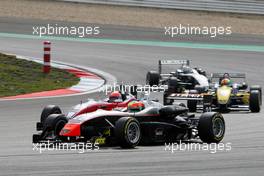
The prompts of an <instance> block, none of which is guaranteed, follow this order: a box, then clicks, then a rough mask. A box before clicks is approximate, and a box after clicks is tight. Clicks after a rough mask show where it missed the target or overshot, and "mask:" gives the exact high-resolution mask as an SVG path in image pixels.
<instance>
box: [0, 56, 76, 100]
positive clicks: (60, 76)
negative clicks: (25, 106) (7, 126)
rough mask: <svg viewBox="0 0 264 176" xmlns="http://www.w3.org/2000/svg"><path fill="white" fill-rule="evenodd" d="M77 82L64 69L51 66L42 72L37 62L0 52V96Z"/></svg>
mask: <svg viewBox="0 0 264 176" xmlns="http://www.w3.org/2000/svg"><path fill="white" fill-rule="evenodd" d="M78 82H79V78H77V77H75V76H74V75H73V74H71V73H69V72H67V71H65V70H61V69H58V68H51V72H50V73H49V74H44V73H43V72H42V65H41V64H39V63H36V62H33V61H27V60H23V59H17V58H16V56H12V55H5V54H1V53H0V97H5V96H14V95H20V94H26V93H32V92H40V91H47V90H54V89H60V88H67V87H70V86H72V85H75V84H77V83H78Z"/></svg>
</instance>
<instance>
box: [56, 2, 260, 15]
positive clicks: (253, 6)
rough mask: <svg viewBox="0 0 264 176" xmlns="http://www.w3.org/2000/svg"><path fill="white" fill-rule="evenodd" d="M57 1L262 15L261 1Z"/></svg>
mask: <svg viewBox="0 0 264 176" xmlns="http://www.w3.org/2000/svg"><path fill="white" fill-rule="evenodd" d="M59 1H68V2H81V3H93V4H109V5H123V6H137V7H154V8H166V9H181V10H202V11H214V12H231V13H245V14H259V15H264V1H263V0H59Z"/></svg>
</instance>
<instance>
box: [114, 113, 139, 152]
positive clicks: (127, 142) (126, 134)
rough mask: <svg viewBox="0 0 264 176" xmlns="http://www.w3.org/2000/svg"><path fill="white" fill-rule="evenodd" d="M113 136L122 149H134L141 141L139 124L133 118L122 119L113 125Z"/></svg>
mask: <svg viewBox="0 0 264 176" xmlns="http://www.w3.org/2000/svg"><path fill="white" fill-rule="evenodd" d="M115 135H116V138H117V142H118V143H119V145H120V146H121V147H122V148H134V147H136V146H137V145H138V143H139V142H140V139H141V130H140V124H139V122H138V121H137V120H136V119H135V118H133V117H122V118H120V119H118V120H117V121H116V123H115Z"/></svg>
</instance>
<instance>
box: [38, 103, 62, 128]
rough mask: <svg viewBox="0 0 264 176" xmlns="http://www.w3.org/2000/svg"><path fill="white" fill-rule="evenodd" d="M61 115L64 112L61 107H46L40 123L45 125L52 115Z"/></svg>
mask: <svg viewBox="0 0 264 176" xmlns="http://www.w3.org/2000/svg"><path fill="white" fill-rule="evenodd" d="M61 113H62V112H61V109H60V108H59V106H55V105H48V106H45V107H44V109H43V110H42V113H41V116H40V123H42V124H44V122H45V120H46V119H47V117H48V116H49V115H51V114H61Z"/></svg>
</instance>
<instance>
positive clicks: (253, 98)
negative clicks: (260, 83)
mask: <svg viewBox="0 0 264 176" xmlns="http://www.w3.org/2000/svg"><path fill="white" fill-rule="evenodd" d="M260 96H261V95H260V92H259V91H258V90H251V91H250V96H249V109H250V111H251V112H259V111H260V106H261V99H260Z"/></svg>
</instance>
